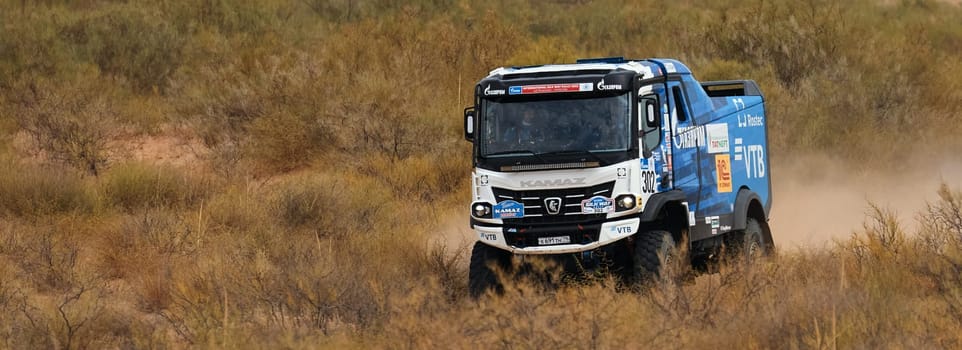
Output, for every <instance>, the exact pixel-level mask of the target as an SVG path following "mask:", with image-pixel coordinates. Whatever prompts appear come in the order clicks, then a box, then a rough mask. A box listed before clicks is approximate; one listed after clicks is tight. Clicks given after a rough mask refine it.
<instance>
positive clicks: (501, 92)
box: [484, 84, 504, 96]
mask: <svg viewBox="0 0 962 350" xmlns="http://www.w3.org/2000/svg"><path fill="white" fill-rule="evenodd" d="M484 95H485V96H500V95H504V90H491V85H490V84H488V87H486V88H484Z"/></svg>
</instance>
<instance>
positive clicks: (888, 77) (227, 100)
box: [0, 0, 962, 348]
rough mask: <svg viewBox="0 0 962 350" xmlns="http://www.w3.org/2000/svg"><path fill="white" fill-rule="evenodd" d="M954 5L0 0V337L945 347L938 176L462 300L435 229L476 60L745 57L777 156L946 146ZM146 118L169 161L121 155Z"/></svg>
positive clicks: (450, 250)
mask: <svg viewBox="0 0 962 350" xmlns="http://www.w3.org/2000/svg"><path fill="white" fill-rule="evenodd" d="M506 8H510V11H505V9H506ZM960 11H962V10H960V9H959V8H958V7H956V6H952V5H946V4H942V3H940V2H934V1H905V2H898V3H888V2H885V3H880V2H876V1H869V0H865V1H850V2H842V3H839V2H830V1H820V0H806V1H797V2H771V1H755V0H752V1H720V2H712V3H708V4H698V5H694V4H690V3H688V2H670V3H664V2H657V1H649V0H637V1H629V2H624V1H615V0H601V1H590V2H586V1H521V2H518V1H493V2H484V3H476V2H451V1H415V2H407V3H405V2H397V1H360V2H359V1H300V2H289V1H244V0H225V1H206V2H200V3H195V2H159V3H158V2H140V3H137V2H135V3H117V2H110V1H98V0H94V1H80V2H65V1H44V2H39V3H33V2H25V1H0V348H182V347H210V348H315V347H330V348H439V347H440V348H478V347H496V348H535V347H539V348H540V347H553V348H654V347H671V348H708V347H711V348H718V347H720V348H836V347H845V348H883V347H885V348H957V347H962V337H960V334H962V332H960V330H962V287H960V286H962V280H960V276H962V221H960V220H962V219H960V216H962V209H960V208H962V194H960V193H959V192H958V189H957V184H949V185H950V186H945V187H944V188H943V189H941V190H940V191H939V193H938V194H939V196H940V198H939V199H938V200H937V201H936V202H933V203H932V204H931V205H930V206H929V207H928V208H927V209H926V210H924V211H922V212H920V213H919V214H918V215H919V216H918V217H919V222H920V225H918V226H919V229H918V232H914V231H913V232H905V229H904V227H905V226H904V225H903V224H904V223H900V222H898V221H897V220H895V217H894V216H893V215H892V213H890V212H889V211H887V210H886V209H885V208H886V206H885V203H877V204H875V205H874V206H873V211H872V212H871V213H870V215H869V216H868V217H867V218H866V225H865V227H864V228H863V229H862V230H859V232H857V233H855V234H853V235H852V237H851V238H850V239H848V240H845V241H841V242H836V243H835V244H832V245H830V246H828V247H826V248H824V249H802V250H793V251H782V252H780V254H779V255H778V256H777V257H775V258H773V259H772V260H771V261H768V262H766V263H764V264H760V265H757V266H751V267H745V266H741V265H739V264H730V265H724V266H722V267H721V268H720V272H718V273H716V274H712V275H706V276H700V277H698V278H695V279H694V280H691V281H689V280H684V279H682V280H680V281H675V280H666V281H662V282H660V283H657V284H655V285H653V286H651V287H650V288H647V289H645V290H643V291H626V290H623V289H624V288H620V287H619V286H617V285H616V283H614V282H612V281H609V280H607V279H605V278H594V279H591V281H590V282H584V283H562V284H561V285H556V286H550V285H549V286H545V285H544V284H543V283H531V282H525V281H522V282H518V283H515V284H511V285H509V286H508V288H507V291H506V293H505V294H504V295H502V296H488V297H485V298H482V299H481V300H480V301H473V300H471V299H470V298H468V297H467V293H466V275H467V273H466V260H467V258H468V256H467V254H469V252H468V251H467V248H466V247H462V246H459V245H448V246H445V245H443V244H442V243H439V242H449V241H452V240H449V239H441V238H442V237H439V236H440V235H445V234H446V233H445V232H443V231H444V230H445V229H447V226H448V225H449V220H447V218H450V217H452V216H455V215H456V214H457V213H462V212H463V208H464V205H465V203H466V202H465V200H466V198H467V195H468V193H469V190H470V189H469V187H468V186H469V184H468V181H467V179H468V169H469V167H470V156H469V154H470V148H469V147H468V145H467V144H466V143H465V142H463V141H461V140H460V135H461V131H460V128H461V120H460V114H461V109H462V108H463V107H465V106H466V105H468V104H469V103H470V100H471V91H472V89H473V84H474V82H475V81H476V80H477V79H479V78H480V77H482V76H484V75H485V74H486V73H487V72H488V70H489V69H491V68H494V67H497V66H501V65H523V64H534V63H544V62H570V61H573V60H574V59H575V58H577V57H586V56H605V55H624V56H628V57H657V56H662V57H678V58H681V59H682V60H684V61H685V62H687V63H689V64H690V65H691V67H692V69H693V70H694V71H695V72H696V75H697V76H698V77H699V78H702V79H704V80H712V79H735V78H751V79H755V80H757V81H758V82H759V83H760V84H761V85H762V88H763V91H765V93H766V98H767V103H768V104H767V106H768V108H769V112H770V119H768V121H769V127H770V132H771V135H770V136H771V137H770V142H771V147H772V151H771V153H772V154H773V156H772V158H773V159H774V161H775V162H776V166H778V162H779V159H788V158H789V157H791V156H793V155H795V154H798V153H803V152H814V153H825V154H830V155H831V156H832V157H835V158H838V159H842V160H845V161H846V162H847V164H851V168H852V169H850V170H851V171H861V172H873V173H880V172H881V170H880V169H883V170H885V169H890V168H891V164H899V163H898V162H899V161H900V160H902V159H905V158H906V157H911V156H912V155H913V152H921V151H925V150H931V149H938V150H943V151H946V152H949V153H951V152H952V151H953V150H958V149H959V146H960V144H959V143H958V140H957V137H955V135H958V133H959V132H960V131H962V129H960V125H962V124H960V123H958V116H959V115H960V113H962V95H960V93H962V86H960V84H962V68H960V67H962V59H960V58H959V56H958V52H959V50H960V49H962V21H958V18H959V17H960V16H962V12H960ZM143 135H151V137H154V136H157V137H164V138H171V139H179V140H183V141H184V142H183V143H184V144H185V145H190V147H193V148H194V149H192V150H191V151H192V153H193V154H192V156H191V157H184V158H183V159H191V161H188V162H186V164H178V165H169V164H167V165H165V164H154V163H152V162H150V161H143V160H141V161H135V160H132V159H126V158H129V157H125V152H124V151H125V150H124V148H125V147H126V146H130V145H129V143H136V140H138V139H139V138H143V137H144V136H143ZM148 159H149V158H148ZM886 171H890V170H886ZM775 173H776V175H775V176H780V175H778V172H775ZM779 200H790V199H789V198H781V199H779ZM775 234H776V240H777V235H778V233H777V232H776V233H775ZM679 268H682V267H679Z"/></svg>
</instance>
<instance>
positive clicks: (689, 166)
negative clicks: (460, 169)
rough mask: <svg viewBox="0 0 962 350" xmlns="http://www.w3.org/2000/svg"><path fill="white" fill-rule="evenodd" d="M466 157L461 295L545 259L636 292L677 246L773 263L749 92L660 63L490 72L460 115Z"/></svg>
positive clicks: (761, 116)
mask: <svg viewBox="0 0 962 350" xmlns="http://www.w3.org/2000/svg"><path fill="white" fill-rule="evenodd" d="M464 123H465V124H464V127H465V129H464V130H465V132H464V136H465V138H466V139H467V140H468V141H471V142H472V143H473V165H474V171H473V174H472V178H473V179H472V182H471V183H472V203H471V206H470V211H471V227H472V229H473V230H474V231H475V232H476V233H477V236H478V241H477V242H476V243H475V245H474V249H473V250H472V256H471V263H470V271H469V286H470V289H471V292H472V294H473V295H475V296H478V295H480V294H482V293H484V291H486V290H489V289H497V288H500V285H501V284H500V281H499V280H498V278H497V276H498V275H499V274H497V273H495V272H494V271H493V269H494V268H498V267H500V268H502V269H505V270H509V269H511V265H512V264H511V261H512V259H513V257H519V256H526V255H532V254H538V255H552V256H553V257H555V258H559V259H560V260H562V261H564V262H565V265H567V266H577V267H578V268H581V269H585V268H587V269H591V268H594V267H599V266H605V267H607V268H609V269H611V270H612V271H620V272H621V273H622V274H623V275H625V276H627V277H633V278H634V279H635V280H646V279H650V278H651V277H653V276H657V275H658V274H659V273H660V271H661V270H662V269H663V266H664V265H665V261H666V259H670V258H671V256H672V255H673V254H675V253H674V252H675V251H676V249H679V248H683V247H681V246H679V245H685V247H684V248H687V251H689V252H690V254H689V255H688V256H689V257H690V258H691V259H693V261H695V260H704V259H706V258H708V257H710V256H713V255H715V254H717V253H718V252H719V251H720V250H721V248H722V247H731V250H738V251H741V252H744V254H746V255H747V256H758V255H760V254H767V253H768V252H770V251H771V249H772V247H773V244H772V237H771V232H770V229H769V227H768V214H769V210H770V208H771V204H772V197H771V186H770V175H771V174H770V171H769V169H770V168H769V157H768V147H767V142H766V141H767V140H766V137H767V136H766V135H767V133H766V125H767V123H766V119H765V108H764V99H763V97H762V94H761V92H760V91H759V88H758V85H757V84H756V83H755V82H754V81H751V80H737V81H720V82H707V83H700V82H698V81H697V80H695V78H694V77H693V76H692V74H691V72H690V71H689V70H688V67H686V66H685V65H684V64H682V63H681V62H679V61H676V60H671V59H644V60H625V59H622V58H602V59H585V60H578V61H577V63H575V64H557V65H539V66H527V67H511V68H498V69H495V70H493V71H491V73H490V74H489V75H488V76H487V77H486V78H484V79H482V80H481V81H480V82H479V83H478V84H477V85H476V86H475V92H474V106H472V107H468V108H466V109H465V113H464Z"/></svg>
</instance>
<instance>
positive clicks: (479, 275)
mask: <svg viewBox="0 0 962 350" xmlns="http://www.w3.org/2000/svg"><path fill="white" fill-rule="evenodd" d="M497 268H500V269H501V270H502V271H503V272H505V273H507V272H509V269H510V268H511V253H508V252H506V251H504V250H501V249H498V248H495V247H492V246H489V245H487V244H484V243H481V242H474V248H472V249H471V263H470V264H469V266H468V292H469V293H471V297H472V298H475V299H477V298H479V297H481V295H484V293H485V292H487V291H488V290H494V291H495V292H496V293H499V294H500V293H503V292H504V286H503V285H502V284H501V281H500V280H499V279H498V273H497V272H496V271H495V269H497Z"/></svg>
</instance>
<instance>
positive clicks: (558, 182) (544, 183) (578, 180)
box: [521, 177, 585, 187]
mask: <svg viewBox="0 0 962 350" xmlns="http://www.w3.org/2000/svg"><path fill="white" fill-rule="evenodd" d="M584 183H585V178H583V177H574V178H570V179H554V180H528V181H521V187H557V186H570V185H584Z"/></svg>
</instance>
